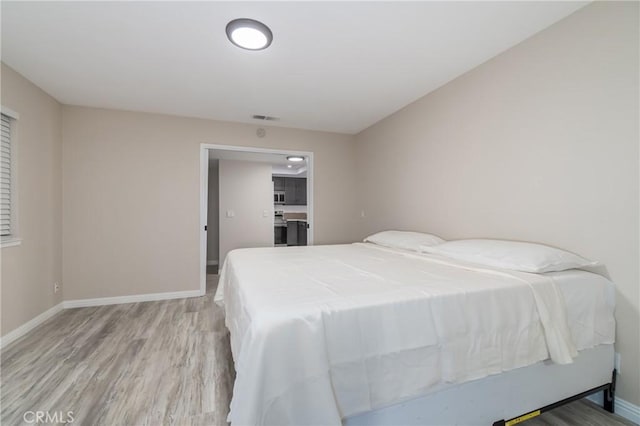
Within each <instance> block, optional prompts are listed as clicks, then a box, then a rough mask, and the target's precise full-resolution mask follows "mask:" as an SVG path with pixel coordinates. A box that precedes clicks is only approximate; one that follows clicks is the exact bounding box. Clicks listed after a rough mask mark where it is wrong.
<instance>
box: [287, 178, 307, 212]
mask: <svg viewBox="0 0 640 426" xmlns="http://www.w3.org/2000/svg"><path fill="white" fill-rule="evenodd" d="M284 203H285V204H287V205H289V206H306V205H307V179H306V178H290V177H286V178H284Z"/></svg>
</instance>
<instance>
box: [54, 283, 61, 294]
mask: <svg viewBox="0 0 640 426" xmlns="http://www.w3.org/2000/svg"><path fill="white" fill-rule="evenodd" d="M59 291H60V283H53V292H54V293H57V292H59Z"/></svg>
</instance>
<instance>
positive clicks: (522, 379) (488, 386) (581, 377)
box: [343, 345, 616, 426]
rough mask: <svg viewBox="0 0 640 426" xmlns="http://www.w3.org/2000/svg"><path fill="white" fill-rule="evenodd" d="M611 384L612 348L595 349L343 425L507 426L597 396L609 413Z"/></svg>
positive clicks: (448, 388)
mask: <svg viewBox="0 0 640 426" xmlns="http://www.w3.org/2000/svg"><path fill="white" fill-rule="evenodd" d="M615 382H616V371H615V369H614V349H613V345H600V346H597V347H595V348H591V349H586V350H583V351H580V352H579V355H578V357H577V358H576V359H575V360H574V362H573V363H572V364H568V365H558V364H554V363H552V362H550V361H544V362H539V363H537V364H534V365H531V366H528V367H523V368H518V369H515V370H511V371H507V372H504V373H502V374H497V375H494V376H488V377H485V378H483V379H479V380H474V381H470V382H466V383H462V384H458V385H442V386H439V387H438V388H436V389H434V390H433V391H432V392H431V393H429V394H428V395H424V396H422V397H419V398H417V399H413V400H410V401H406V402H403V403H400V404H396V405H393V406H390V407H387V408H382V409H378V410H374V411H369V412H366V413H362V414H358V415H355V416H351V417H347V418H345V419H343V424H344V425H345V426H355V425H396V424H403V425H445V424H446V425H491V424H493V425H494V426H512V425H516V424H518V423H521V422H523V421H525V420H528V419H530V418H533V417H536V416H538V415H540V414H542V413H544V412H546V411H549V410H552V409H553V408H556V407H559V406H561V405H564V404H567V403H569V402H573V401H576V400H578V399H581V398H584V397H586V396H588V395H591V394H594V393H596V392H600V391H602V392H604V401H605V402H604V408H605V409H606V410H607V411H609V412H612V413H613V411H614V395H615Z"/></svg>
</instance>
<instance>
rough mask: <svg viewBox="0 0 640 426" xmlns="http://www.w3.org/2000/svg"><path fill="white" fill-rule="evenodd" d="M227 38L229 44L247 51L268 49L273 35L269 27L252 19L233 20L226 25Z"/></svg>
mask: <svg viewBox="0 0 640 426" xmlns="http://www.w3.org/2000/svg"><path fill="white" fill-rule="evenodd" d="M227 37H229V40H230V41H231V43H233V44H235V45H236V46H238V47H241V48H243V49H247V50H262V49H266V48H267V47H269V45H270V44H271V41H273V34H272V33H271V30H270V29H269V27H267V26H266V25H265V24H263V23H262V22H259V21H256V20H254V19H247V18H242V19H234V20H233V21H231V22H229V23H228V24H227Z"/></svg>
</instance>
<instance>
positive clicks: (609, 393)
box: [603, 369, 616, 413]
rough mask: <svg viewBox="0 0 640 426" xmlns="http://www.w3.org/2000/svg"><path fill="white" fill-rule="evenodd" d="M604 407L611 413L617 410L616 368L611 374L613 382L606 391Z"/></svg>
mask: <svg viewBox="0 0 640 426" xmlns="http://www.w3.org/2000/svg"><path fill="white" fill-rule="evenodd" d="M603 392H604V409H605V410H607V411H608V412H610V413H613V412H615V408H616V407H615V402H616V370H615V369H614V370H613V373H612V374H611V383H610V384H609V387H608V388H606V389H605V390H604V391H603Z"/></svg>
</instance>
